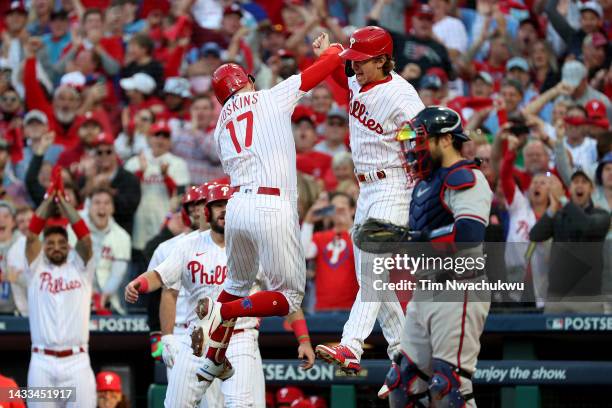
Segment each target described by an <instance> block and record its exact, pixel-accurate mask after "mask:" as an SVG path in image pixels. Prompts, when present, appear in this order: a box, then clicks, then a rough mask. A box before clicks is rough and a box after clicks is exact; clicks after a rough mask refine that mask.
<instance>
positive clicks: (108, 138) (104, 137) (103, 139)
mask: <svg viewBox="0 0 612 408" xmlns="http://www.w3.org/2000/svg"><path fill="white" fill-rule="evenodd" d="M103 144H104V145H114V144H115V138H114V137H113V135H111V134H110V133H106V132H102V133H100V134H99V135H98V136H96V138H95V140H94V142H93V145H94V146H99V145H103Z"/></svg>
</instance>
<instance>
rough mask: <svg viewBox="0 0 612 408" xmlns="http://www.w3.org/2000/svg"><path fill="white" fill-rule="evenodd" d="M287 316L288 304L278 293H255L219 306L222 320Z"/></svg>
mask: <svg viewBox="0 0 612 408" xmlns="http://www.w3.org/2000/svg"><path fill="white" fill-rule="evenodd" d="M287 314H289V303H288V302H287V299H286V298H285V296H284V295H283V294H282V293H280V292H271V291H262V292H257V293H254V294H252V295H250V296H247V297H245V298H242V299H239V300H234V301H232V302H228V303H223V305H221V317H222V318H223V320H229V319H235V318H237V317H247V316H248V317H267V316H286V315H287Z"/></svg>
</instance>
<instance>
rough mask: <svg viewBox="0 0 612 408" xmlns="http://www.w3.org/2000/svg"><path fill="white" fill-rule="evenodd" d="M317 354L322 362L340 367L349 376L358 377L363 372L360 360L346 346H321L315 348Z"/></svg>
mask: <svg viewBox="0 0 612 408" xmlns="http://www.w3.org/2000/svg"><path fill="white" fill-rule="evenodd" d="M315 354H316V355H317V357H319V358H320V359H321V360H323V361H325V362H327V363H329V364H334V365H337V366H338V367H340V369H341V370H342V371H344V372H345V373H346V374H349V375H356V374H357V373H358V372H359V371H361V364H359V358H358V357H357V356H356V355H355V353H353V352H352V351H351V349H350V348H348V347H347V346H345V345H342V344H338V345H337V346H328V345H325V344H319V345H318V346H317V347H316V348H315Z"/></svg>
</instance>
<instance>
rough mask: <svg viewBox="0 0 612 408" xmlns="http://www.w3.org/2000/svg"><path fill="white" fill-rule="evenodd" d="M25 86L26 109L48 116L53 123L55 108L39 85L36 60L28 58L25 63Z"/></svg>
mask: <svg viewBox="0 0 612 408" xmlns="http://www.w3.org/2000/svg"><path fill="white" fill-rule="evenodd" d="M23 86H24V88H25V100H26V107H27V109H28V110H33V109H38V110H40V111H42V112H44V113H45V115H47V118H49V120H50V121H51V119H52V118H53V117H54V114H53V107H52V106H51V103H50V102H49V101H48V100H47V96H46V95H45V91H43V89H42V86H41V85H40V84H39V83H38V77H37V76H36V58H28V59H27V60H26V61H25V66H24V71H23Z"/></svg>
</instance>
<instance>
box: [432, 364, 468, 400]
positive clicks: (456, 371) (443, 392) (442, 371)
mask: <svg viewBox="0 0 612 408" xmlns="http://www.w3.org/2000/svg"><path fill="white" fill-rule="evenodd" d="M432 368H433V375H432V376H431V380H430V381H429V395H430V397H431V399H432V400H435V401H436V406H437V407H438V406H439V407H443V408H464V407H466V403H467V401H469V400H470V399H472V398H473V397H474V395H473V394H468V395H462V394H461V391H460V388H461V377H464V378H467V379H468V380H469V379H471V378H472V375H471V374H470V373H468V372H467V371H465V370H463V369H461V368H459V367H457V366H455V365H453V364H451V363H448V362H446V361H444V360H440V359H437V358H436V359H433V363H432Z"/></svg>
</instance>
